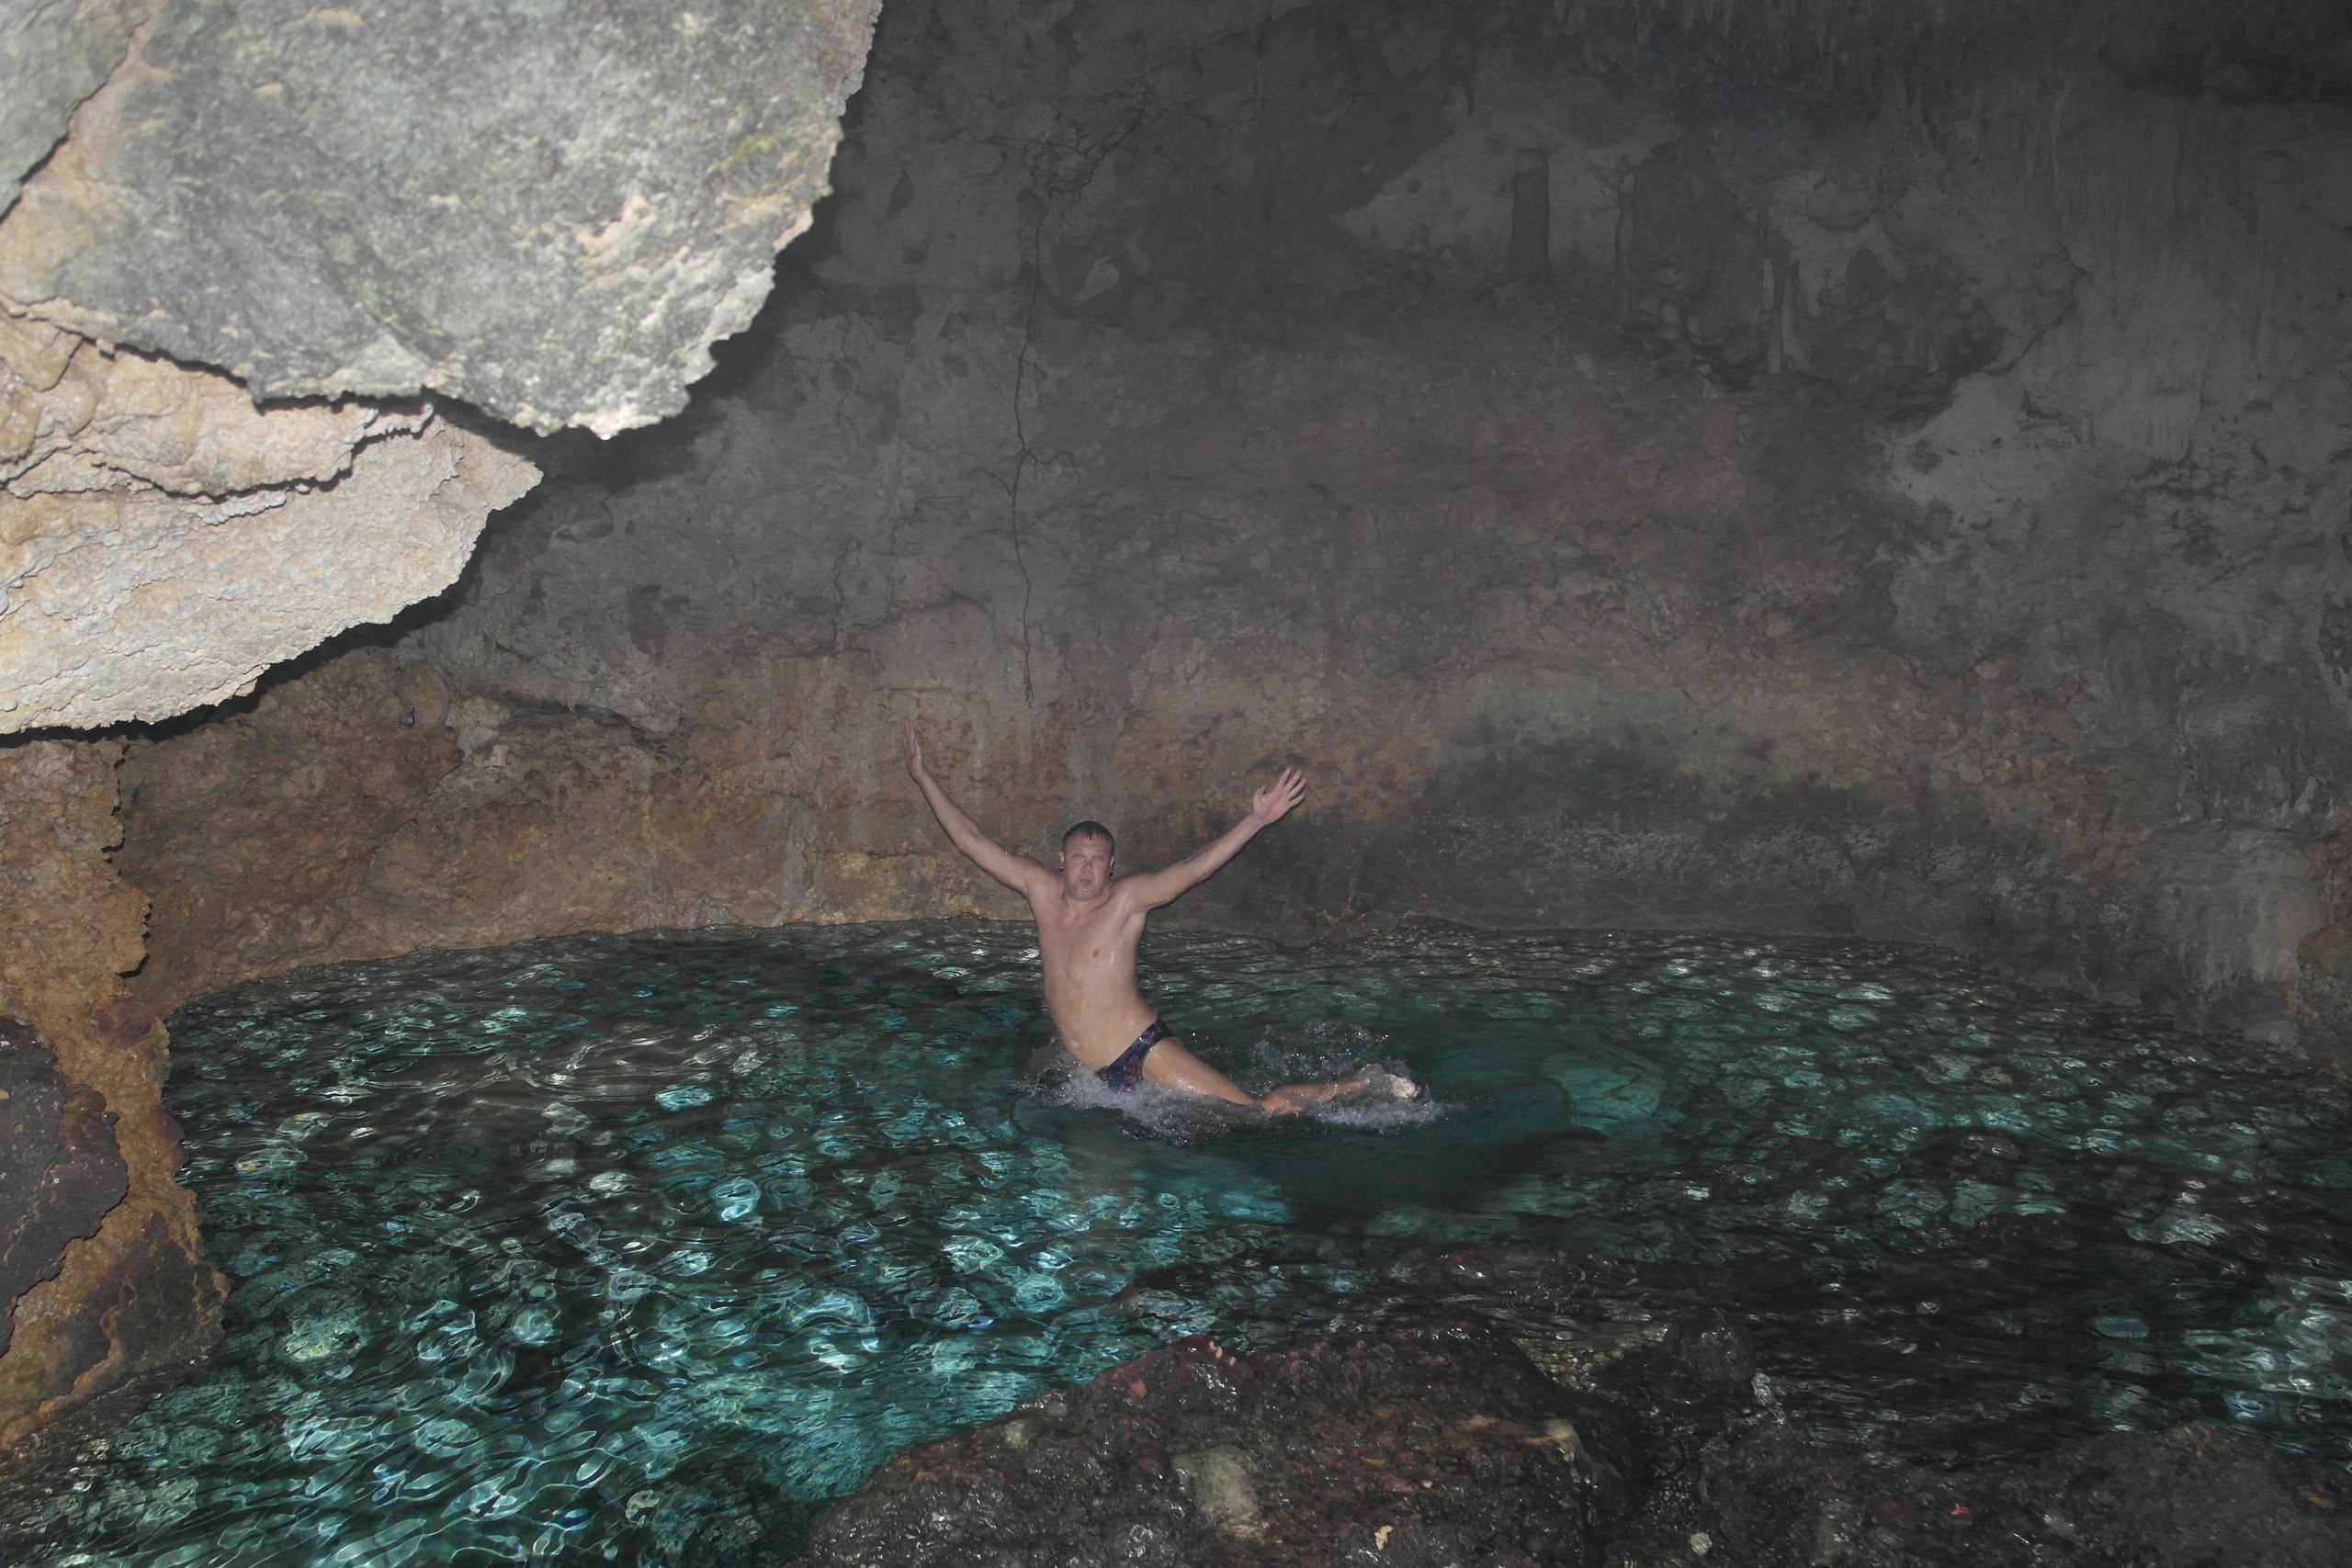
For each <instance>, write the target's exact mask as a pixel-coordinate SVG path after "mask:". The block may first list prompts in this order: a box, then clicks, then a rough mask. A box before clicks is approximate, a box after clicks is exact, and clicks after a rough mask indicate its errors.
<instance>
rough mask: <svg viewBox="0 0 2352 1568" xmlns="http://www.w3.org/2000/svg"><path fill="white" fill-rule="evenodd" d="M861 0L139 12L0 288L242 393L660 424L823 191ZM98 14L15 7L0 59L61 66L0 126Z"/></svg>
mask: <svg viewBox="0 0 2352 1568" xmlns="http://www.w3.org/2000/svg"><path fill="white" fill-rule="evenodd" d="M875 8H876V0H709V3H708V4H705V5H700V6H695V7H693V8H691V9H682V8H681V7H679V6H675V5H673V4H671V3H670V0H619V3H615V4H606V5H600V6H595V7H593V8H591V9H587V10H582V9H580V8H577V7H570V6H480V5H473V4H468V3H464V0H398V3H397V4H394V3H391V0H353V3H350V4H345V5H335V6H317V5H312V4H311V3H310V0H249V3H247V4H243V5H240V6H234V7H231V8H226V9H224V8H222V7H220V6H215V5H210V4H205V3H202V0H153V4H151V5H150V6H146V7H145V9H146V11H147V12H148V13H149V14H148V16H147V17H145V18H144V19H143V21H142V23H141V27H140V30H139V31H138V32H137V33H136V35H135V36H134V38H133V40H132V44H131V47H130V51H129V53H128V55H127V56H126V57H124V58H123V59H122V60H121V61H120V62H119V63H115V62H109V63H110V64H111V66H112V69H111V72H110V73H109V74H108V75H107V79H106V83H105V85H104V86H103V87H101V88H100V89H99V90H98V91H96V93H95V94H93V95H91V96H88V97H87V98H86V100H85V101H83V102H81V103H80V105H79V107H77V108H75V109H74V118H73V123H72V130H71V134H70V135H68V136H67V138H66V139H65V141H63V142H62V143H61V144H60V145H58V146H57V147H56V148H55V150H54V151H53V152H50V153H49V156H48V159H47V162H46V163H45V164H43V165H42V166H41V168H40V170H39V172H38V173H36V174H34V175H32V176H31V177H30V178H29V179H28V180H27V181H26V182H25V184H24V186H23V189H22V191H21V192H20V193H19V194H18V196H17V202H16V204H15V206H14V208H13V209H9V210H7V211H6V218H5V220H0V300H5V301H6V303H8V304H10V305H12V306H14V307H15V308H17V310H22V311H26V312H28V313H31V314H34V315H37V316H40V317H41V318H42V319H44V320H48V321H53V322H56V323H57V324H59V325H62V326H65V327H69V328H71V329H72V330H74V331H75V332H77V333H82V334H83V335H84V336H86V337H91V338H96V339H99V340H102V341H105V342H107V343H127V344H136V345H138V346H140V347H142V348H147V349H152V350H156V351H159V352H162V353H164V354H168V355H172V356H173V357H174V358H175V359H179V360H182V361H185V362H189V363H198V364H206V365H214V366H220V367H223V368H225V369H227V370H228V371H229V372H230V373H231V374H232V376H234V377H235V378H237V379H239V380H241V381H243V382H245V383H246V384H247V385H248V386H250V387H251V388H252V389H253V391H254V395H255V396H256V397H257V398H288V397H307V396H319V395H325V396H340V395H343V394H345V393H358V394H363V395H373V396H395V397H397V396H406V395H409V394H412V393H415V392H418V391H421V390H426V389H431V390H434V391H439V392H445V393H448V394H450V395H452V396H456V397H459V398H463V399H465V400H467V401H469V402H470V403H472V404H474V405H475V406H477V407H479V408H481V409H484V410H487V411H489V412H492V413H495V414H498V415H500V416H501V417H503V418H505V419H509V420H512V421H514V422H515V423H521V424H526V425H530V426H533V427H535V428H537V429H541V430H553V429H556V428H558V427H560V426H563V425H567V424H578V425H584V426H586V427H588V428H590V429H593V430H596V431H598V432H600V433H603V434H611V433H612V432H614V431H616V430H622V429H626V428H628V427H630V426H632V425H638V424H643V423H648V422H650V421H652V420H656V419H660V418H662V416H664V415H665V414H669V413H672V412H675V411H676V410H677V409H678V408H679V407H680V406H682V405H683V404H684V400H685V392H684V389H685V386H686V384H687V383H688V382H690V381H693V380H694V379H695V378H697V377H698V376H700V375H701V374H702V373H703V371H704V370H705V369H707V367H708V365H709V359H708V354H707V350H708V347H709V344H711V342H712V341H713V340H714V339H717V338H720V337H724V336H726V335H728V334H729V333H734V332H736V331H739V330H740V329H741V327H742V326H743V325H744V323H745V322H747V321H750V320H751V318H752V312H753V311H754V310H757V309H758V306H759V303H760V300H761V299H763V297H764V296H765V294H766V292H767V289H768V285H769V278H770V270H769V269H770V264H771V262H772V261H773V259H774V257H775V253H776V251H777V250H778V249H779V248H780V247H781V246H782V245H783V244H784V243H786V241H788V240H790V239H791V238H792V237H793V236H794V235H795V234H797V233H798V232H800V231H801V230H802V229H803V228H804V227H806V226H807V224H808V221H809V208H810V206H811V205H812V204H814V202H815V201H816V200H817V198H818V197H820V196H821V195H822V194H823V193H824V188H825V187H824V180H825V170H826V165H827V164H829V163H830V162H831V158H832V152H833V146H834V142H835V141H836V139H837V137H838V135H839V130H838V126H837V123H836V121H837V117H838V116H839V114H840V113H841V107H842V102H843V100H844V99H846V98H847V96H849V94H850V93H851V92H852V91H854V89H855V87H856V85H857V80H858V71H859V67H860V64H861V62H862V61H863V58H864V54H865V42H866V38H867V35H868V34H869V32H870V31H871V30H872V28H873V22H874V13H875ZM92 9H93V10H94V11H104V10H107V9H108V8H107V7H94V8H92ZM97 24H98V18H96V17H85V16H84V15H83V14H81V13H80V12H78V11H77V12H74V13H73V14H70V15H69V14H61V13H60V8H58V7H53V6H41V7H38V8H37V11H36V16H35V18H34V20H33V23H32V26H33V27H34V28H36V29H46V31H36V32H35V33H34V35H33V36H32V38H31V39H29V40H28V39H23V38H21V37H19V38H18V39H17V42H16V43H14V44H13V45H12V46H11V48H12V49H13V50H15V51H17V54H18V55H19V56H20V55H21V54H22V53H24V52H25V51H44V52H45V51H47V50H52V49H53V50H58V51H61V52H62V54H63V55H64V56H65V57H66V58H67V59H68V60H69V61H70V62H72V65H73V69H72V71H71V72H67V73H60V75H59V76H58V77H57V78H55V80H54V81H53V83H45V84H44V89H43V91H42V92H41V93H40V95H39V96H38V98H39V101H37V102H28V103H27V104H26V105H24V106H23V107H21V108H15V107H12V108H11V110H10V111H9V120H8V122H6V126H5V130H6V133H7V135H8V137H9V139H10V141H15V142H17V143H20V144H21V143H26V142H28V141H37V140H38V135H39V132H40V130H41V128H42V127H44V126H46V125H48V124H50V123H51V122H52V121H53V118H54V106H55V100H57V99H59V98H62V97H63V96H65V94H66V93H67V92H68V91H69V90H71V89H72V88H73V87H74V86H78V85H80V84H81V83H82V82H83V81H85V79H86V77H87V75H88V72H87V69H86V67H87V65H88V63H89V62H92V61H93V60H96V59H97V58H101V57H102V55H103V51H102V50H101V49H100V47H99V45H100V42H101V40H102V33H101V31H100V29H99V27H98V25H97ZM21 27H22V24H19V25H18V28H15V29H12V31H17V30H20V29H21ZM8 58H11V57H10V56H6V55H0V60H5V59H8ZM17 74H22V73H21V72H19V73H17ZM8 79H9V76H8V75H7V74H6V73H0V83H5V82H6V81H7V80H8ZM20 120H21V121H23V122H25V126H26V129H23V130H20V129H19V128H18V124H17V122H18V121H20ZM6 150H7V143H5V142H0V152H6ZM20 156H21V154H20ZM0 166H4V165H0ZM14 172H15V171H13V170H12V171H11V173H14ZM5 206H6V204H5V201H0V207H5Z"/></svg>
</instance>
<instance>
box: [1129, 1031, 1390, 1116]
mask: <svg viewBox="0 0 2352 1568" xmlns="http://www.w3.org/2000/svg"><path fill="white" fill-rule="evenodd" d="M1143 1076H1144V1077H1146V1078H1148V1079H1149V1080H1150V1081H1151V1082H1153V1083H1157V1084H1166V1085H1167V1086H1168V1087H1169V1088H1170V1089H1186V1090H1189V1091H1191V1092H1192V1093H1193V1094H1204V1095H1207V1096H1208V1097H1209V1098H1210V1099H1212V1100H1225V1101H1227V1103H1229V1104H1233V1105H1254V1106H1256V1107H1257V1108H1258V1109H1259V1110H1261V1111H1271V1112H1272V1113H1273V1114H1274V1115H1276V1116H1290V1115H1295V1113H1297V1112H1298V1111H1304V1110H1306V1108H1307V1107H1308V1106H1310V1105H1319V1104H1321V1103H1322V1102H1323V1101H1324V1100H1329V1099H1330V1098H1331V1097H1332V1096H1333V1095H1335V1094H1346V1093H1348V1092H1349V1091H1350V1090H1351V1089H1362V1088H1363V1087H1364V1086H1365V1085H1366V1084H1369V1083H1371V1082H1372V1081H1373V1079H1372V1077H1371V1076H1370V1075H1369V1074H1367V1075H1365V1076H1364V1077H1357V1078H1351V1079H1349V1080H1348V1081H1347V1082H1346V1083H1294V1084H1284V1085H1283V1087H1282V1088H1280V1089H1275V1090H1273V1091H1272V1093H1269V1094H1267V1095H1265V1096H1263V1097H1262V1098H1261V1097H1260V1096H1257V1095H1253V1094H1250V1092H1248V1091H1247V1090H1246V1089H1243V1088H1242V1087H1241V1086H1240V1085H1239V1084H1237V1083H1235V1082H1234V1081H1233V1080H1232V1079H1231V1078H1229V1077H1226V1076H1225V1075H1224V1074H1223V1073H1220V1072H1218V1071H1217V1070H1216V1068H1215V1067H1212V1066H1209V1065H1208V1064H1207V1063H1206V1062H1204V1061H1202V1060H1201V1059H1200V1058H1199V1057H1198V1056H1195V1055H1193V1054H1192V1053H1191V1052H1190V1051H1187V1050H1185V1049H1184V1047H1183V1046H1182V1045H1180V1044H1178V1043H1176V1042H1175V1041H1174V1040H1173V1039H1171V1038H1170V1037H1169V1036H1167V1035H1162V1036H1160V1038H1159V1041H1158V1042H1157V1043H1155V1044H1154V1045H1153V1046H1152V1048H1151V1054H1150V1055H1148V1056H1146V1057H1145V1058H1144V1059H1143Z"/></svg>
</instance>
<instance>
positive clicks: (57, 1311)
mask: <svg viewBox="0 0 2352 1568" xmlns="http://www.w3.org/2000/svg"><path fill="white" fill-rule="evenodd" d="M121 754H122V743H121V742H120V741H119V740H118V741H103V740H78V739H59V740H34V741H20V742H17V743H16V744H14V745H11V746H8V747H6V749H0V910H5V916H4V917H0V919H4V920H5V924H0V932H5V940H0V1017H5V1019H6V1022H5V1023H0V1032H5V1033H6V1047H7V1048H6V1052H5V1055H0V1073H5V1076H6V1081H5V1082H0V1089H6V1091H7V1093H8V1098H7V1100H6V1101H5V1102H0V1115H5V1116H6V1117H7V1118H17V1117H22V1118H23V1121H22V1122H21V1129H22V1132H21V1136H22V1141H21V1142H19V1139H18V1136H17V1127H18V1123H16V1122H0V1126H5V1127H6V1130H7V1131H9V1132H10V1134H11V1136H10V1138H9V1145H10V1146H9V1150H8V1154H7V1156H6V1165H5V1166H0V1172H5V1174H6V1175H7V1176H8V1177H10V1178H12V1179H11V1180H10V1181H9V1184H8V1186H7V1187H6V1190H5V1191H0V1197H5V1198H6V1200H7V1201H6V1203H0V1216H5V1223H0V1288H5V1290H6V1294H7V1296H8V1298H9V1299H10V1300H11V1301H12V1302H13V1311H12V1313H11V1314H10V1332H9V1334H8V1336H7V1338H6V1347H5V1350H0V1450H7V1449H9V1448H11V1447H13V1446H15V1445H16V1444H17V1442H18V1441H19V1440H20V1439H21V1438H24V1437H26V1436H27V1435H28V1434H29V1433H30V1432H32V1431H33V1430H35V1429H36V1428H38V1427H40V1426H41V1425H43V1424H44V1423H45V1422H46V1421H47V1420H48V1419H49V1418H51V1416H53V1415H55V1414H56V1413H57V1412H58V1411H59V1410H60V1409H62V1408H63V1407H65V1406H67V1405H69V1404H78V1403H82V1402H85V1401H89V1400H92V1399H96V1398H99V1397H101V1396H104V1395H106V1394H107V1393H115V1392H118V1391H129V1390H132V1389H134V1388H135V1387H136V1386H137V1385H139V1384H140V1383H141V1382H142V1380H148V1381H152V1379H153V1378H154V1377H156V1376H160V1375H165V1374H168V1373H169V1372H170V1371H172V1370H174V1369H175V1368H177V1367H180V1366H183V1365H185V1364H187V1363H188V1362H189V1361H191V1360H193V1359H195V1358H196V1357H198V1356H199V1355H201V1354H202V1353H203V1352H204V1351H205V1350H206V1349H207V1348H209V1346H210V1345H211V1342H212V1340H213V1339H214V1337H216V1336H217V1335H218V1334H219V1331H220V1303H221V1297H222V1291H221V1287H220V1277H219V1276H218V1275H217V1274H216V1273H214V1272H213V1270H212V1268H211V1266H210V1265H209V1264H208V1263H206V1262H205V1261H204V1259H203V1254H202V1251H201V1249H200V1247H198V1239H197V1226H196V1212H195V1205H194V1203H193V1202H192V1201H190V1200H189V1198H188V1195H187V1191H186V1190H183V1189H182V1188H180V1187H179V1186H178V1185H177V1184H176V1183H175V1181H174V1180H173V1177H174V1176H175V1173H176V1172H177V1171H178V1169H179V1164H180V1153H179V1128H178V1126H177V1125H176V1124H175V1122H173V1120H172V1118H171V1116H170V1115H169V1113H167V1112H166V1111H164V1106H163V1089H164V1078H165V1076H166V1070H167V1059H166V1053H165V1044H166V1039H165V1035H164V1029H163V1026H162V1024H161V1023H160V1022H159V1021H157V1019H156V1017H155V1014H154V1012H153V1010H150V1009H149V1008H147V1007H146V1006H145V1005H143V1004H142V1003H141V1002H139V1001H138V1000H136V999H134V998H132V997H131V996H130V993H129V991H128V990H127V988H126V987H125V986H124V983H123V976H126V975H127V974H129V972H130V971H131V970H133V969H135V968H137V967H138V965H139V963H140V960H141V940H140V938H141V923H142V920H143V919H144V917H145V914H146V907H145V900H144V899H142V898H141V897H140V896H139V895H138V894H137V893H136V892H134V891H133V890H132V889H130V887H128V886H125V885H124V884H123V881H122V879H121V877H120V876H119V875H118V874H117V873H116V871H115V868H114V866H113V865H112V864H111V863H109V861H108V859H107V848H108V847H109V846H111V845H112V844H113V843H114V842H115V840H116V838H117V836H118V834H119V828H118V826H117V823H116V818H115V806H116V795H115V767H116V763H117V761H119V758H120V756H121Z"/></svg>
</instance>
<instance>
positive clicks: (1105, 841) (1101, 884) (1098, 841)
mask: <svg viewBox="0 0 2352 1568" xmlns="http://www.w3.org/2000/svg"><path fill="white" fill-rule="evenodd" d="M1117 852H1118V845H1117V844H1116V843H1115V842H1114V840H1112V838H1111V829H1108V828H1105V827H1104V826H1103V824H1102V823H1100V822H1079V823H1075V824H1073V825H1072V826H1071V828H1070V829H1069V832H1067V833H1064V834H1063V835H1062V867H1061V870H1062V890H1063V891H1064V892H1066V893H1068V894H1069V895H1070V896H1071V897H1077V898H1092V897H1095V896H1097V895H1098V894H1100V893H1101V892H1102V891H1103V889H1104V888H1106V887H1108V886H1110V885H1111V857H1112V856H1114V855H1115V854H1116V853H1117Z"/></svg>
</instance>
